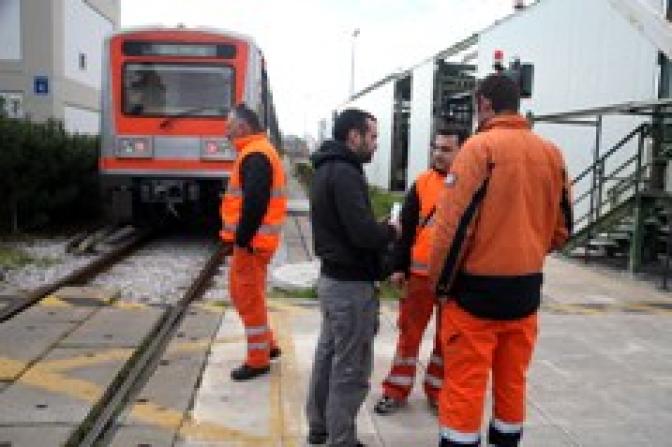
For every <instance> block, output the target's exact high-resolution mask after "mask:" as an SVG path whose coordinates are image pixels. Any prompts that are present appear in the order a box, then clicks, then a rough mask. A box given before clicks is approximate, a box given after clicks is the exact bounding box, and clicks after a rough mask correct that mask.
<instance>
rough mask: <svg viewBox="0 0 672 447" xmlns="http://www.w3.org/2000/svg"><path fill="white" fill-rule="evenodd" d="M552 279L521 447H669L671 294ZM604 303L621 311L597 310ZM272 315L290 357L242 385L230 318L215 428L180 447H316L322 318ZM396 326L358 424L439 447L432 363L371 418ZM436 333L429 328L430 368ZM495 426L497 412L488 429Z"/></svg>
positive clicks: (380, 350) (216, 351)
mask: <svg viewBox="0 0 672 447" xmlns="http://www.w3.org/2000/svg"><path fill="white" fill-rule="evenodd" d="M546 278H547V280H546V284H547V285H546V287H545V290H544V292H545V297H546V298H545V304H544V307H543V310H542V317H541V332H540V338H539V344H538V349H537V351H536V354H535V359H534V361H533V366H532V369H531V372H530V380H529V393H528V420H527V424H526V429H525V438H524V441H523V443H522V445H523V446H528V447H537V446H543V447H547V446H549V447H555V446H558V447H560V446H587V447H588V446H590V447H613V446H623V447H625V446H628V447H630V446H635V445H636V446H653V445H661V446H662V445H669V436H668V435H667V432H668V431H669V427H670V426H672V311H669V310H666V307H665V306H658V307H655V306H653V307H652V306H647V305H646V303H663V302H666V303H672V296H670V295H668V294H666V293H664V292H660V291H657V290H655V289H654V288H652V287H650V286H648V285H646V284H644V283H639V282H635V281H633V280H631V279H629V278H627V277H623V276H621V275H617V274H615V275H608V274H605V273H604V272H600V271H596V270H592V269H590V268H585V267H582V266H579V265H576V264H574V263H572V262H568V261H564V260H560V259H552V260H550V261H549V263H548V267H547V269H546ZM598 302H600V303H604V302H607V303H611V305H610V306H606V307H600V306H598V307H594V306H593V307H591V305H590V304H591V303H598ZM269 306H270V308H271V314H272V319H273V323H274V326H275V328H276V333H277V334H278V338H279V341H280V344H281V347H282V348H283V356H282V358H281V359H280V360H279V361H277V362H276V363H274V364H273V366H272V372H271V374H270V375H269V376H266V377H262V378H259V379H256V380H254V381H252V382H250V383H242V384H240V383H234V382H232V381H231V380H230V379H229V377H228V375H229V371H230V369H231V368H232V367H234V366H236V365H237V364H238V363H239V362H240V359H242V358H243V354H244V343H243V336H242V334H243V332H242V326H241V325H240V322H239V320H238V319H237V317H236V315H235V314H234V313H230V314H227V316H226V317H225V319H224V321H223V324H222V326H221V327H220V331H219V334H218V336H217V337H218V339H220V340H227V342H226V343H221V342H220V343H218V344H217V345H216V346H215V347H214V348H213V351H212V353H211V355H210V357H209V361H208V368H207V369H206V371H205V374H204V377H203V380H202V384H201V388H200V390H199V392H198V395H197V397H196V400H195V403H194V409H193V412H192V418H193V423H194V424H196V425H197V426H198V424H208V425H210V428H211V429H210V430H209V431H205V430H202V431H199V430H195V429H194V430H191V431H189V430H182V431H181V433H180V440H179V441H178V443H177V445H179V446H183V447H196V446H205V445H207V446H211V447H213V446H217V447H220V446H221V447H223V446H243V445H255V446H256V445H260V446H261V445H264V446H265V445H268V446H304V445H306V444H305V440H304V439H305V436H306V431H307V427H306V422H305V415H304V404H305V398H306V389H307V383H308V378H309V375H310V367H311V364H312V355H313V350H314V347H315V342H316V338H317V331H318V327H319V314H318V311H317V308H316V305H315V302H314V301H300V300H283V301H274V302H272V303H270V305H269ZM641 306H644V307H641ZM395 319H396V303H394V302H386V303H384V305H383V308H382V311H381V329H380V333H379V334H378V336H377V338H376V344H375V355H376V360H375V369H374V373H373V378H372V382H371V391H370V393H369V397H368V398H367V401H366V403H365V405H364V407H363V408H362V411H361V412H360V414H359V418H358V431H359V435H360V439H361V440H362V441H363V442H366V443H367V445H368V446H386V447H407V446H411V445H412V446H434V445H437V425H438V424H437V422H436V417H435V415H434V414H433V413H432V412H431V410H430V409H429V408H428V406H427V403H426V400H425V397H424V396H423V394H422V391H421V386H420V385H421V383H420V382H421V380H422V372H423V371H422V370H423V366H422V365H421V367H420V368H419V373H418V377H417V380H416V387H415V389H414V391H413V393H412V395H411V397H410V399H409V404H408V405H407V406H406V407H405V408H404V409H402V410H401V411H399V412H398V413H396V414H394V415H392V416H387V417H380V416H377V415H375V414H374V413H373V411H372V407H373V405H374V403H375V400H376V399H377V398H378V397H379V396H380V392H381V391H380V383H381V381H382V379H383V378H384V376H385V374H386V373H387V370H388V368H389V366H390V362H391V359H392V355H393V352H394V344H395V340H396V329H395ZM236 334H237V335H236ZM432 335H433V329H431V328H430V329H428V331H427V333H426V334H425V340H424V342H423V348H422V349H423V353H424V357H421V358H422V359H423V364H424V361H426V359H427V355H428V354H429V352H428V351H429V350H430V349H431V340H432ZM236 337H237V338H238V341H236ZM488 418H489V409H487V408H486V414H485V415H484V424H485V423H486V421H487V420H488ZM206 433H207V434H206Z"/></svg>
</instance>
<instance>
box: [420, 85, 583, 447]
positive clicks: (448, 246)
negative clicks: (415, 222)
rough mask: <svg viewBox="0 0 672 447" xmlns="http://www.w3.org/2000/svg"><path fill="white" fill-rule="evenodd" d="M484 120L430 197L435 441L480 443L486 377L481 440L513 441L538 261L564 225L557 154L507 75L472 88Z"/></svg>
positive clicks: (563, 181)
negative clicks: (439, 353)
mask: <svg viewBox="0 0 672 447" xmlns="http://www.w3.org/2000/svg"><path fill="white" fill-rule="evenodd" d="M476 100H477V103H478V118H479V122H480V126H479V127H480V128H479V132H478V134H477V135H475V136H473V137H472V138H470V139H469V140H468V141H467V142H466V143H465V144H464V146H463V147H462V149H461V150H460V153H459V154H458V156H457V157H456V159H455V161H454V162H453V165H452V167H451V173H450V174H448V176H447V177H446V180H445V185H446V186H445V188H444V189H443V191H442V193H441V196H440V198H439V201H438V204H437V212H436V223H435V232H434V242H433V249H432V256H431V262H430V278H431V279H432V281H433V283H434V284H435V285H436V293H437V296H439V297H440V298H447V302H446V303H445V304H444V305H443V309H442V317H441V347H442V349H443V355H444V364H445V371H444V372H445V376H444V383H443V388H442V390H441V394H440V397H439V421H440V425H441V429H440V430H441V431H440V433H441V436H440V444H439V445H440V446H441V447H458V446H459V447H463V446H480V428H481V421H482V417H483V403H484V396H485V391H486V386H487V383H488V378H489V376H490V373H492V384H493V401H494V408H493V417H492V420H491V421H490V426H489V430H488V445H490V446H494V447H512V446H517V445H518V444H519V442H520V439H521V436H522V427H523V422H524V419H525V388H526V374H527V370H528V367H529V363H530V360H531V357H532V351H533V348H534V345H535V342H536V338H537V311H538V309H539V305H540V301H541V285H542V269H543V266H544V259H545V257H546V255H547V254H548V253H549V252H551V251H552V250H555V249H558V248H560V247H561V246H562V245H563V244H564V243H565V241H566V240H567V238H568V237H569V235H570V234H571V229H572V212H571V206H570V203H571V202H570V193H569V185H568V180H567V170H566V168H565V163H564V161H563V157H562V154H561V153H560V151H559V150H558V148H557V147H555V146H554V145H553V144H551V143H550V142H548V141H545V140H543V139H542V138H540V137H539V136H537V135H536V134H534V133H533V132H532V131H531V130H530V126H529V124H528V122H527V121H526V120H525V118H524V117H522V116H521V115H519V114H518V110H519V105H520V93H519V90H518V87H517V84H516V83H515V82H514V81H512V80H511V79H509V78H508V77H507V76H505V75H503V74H495V75H492V76H489V77H488V78H486V79H485V80H484V81H483V82H482V83H481V84H480V86H479V88H478V90H477V92H476Z"/></svg>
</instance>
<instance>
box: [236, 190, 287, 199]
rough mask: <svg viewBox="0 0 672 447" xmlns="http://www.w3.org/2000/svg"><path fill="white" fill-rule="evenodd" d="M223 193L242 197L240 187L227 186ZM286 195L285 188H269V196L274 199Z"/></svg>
mask: <svg viewBox="0 0 672 447" xmlns="http://www.w3.org/2000/svg"><path fill="white" fill-rule="evenodd" d="M225 195H228V196H231V197H243V190H242V188H228V189H227V190H226V193H225ZM286 195H287V190H286V189H285V188H273V189H271V198H274V199H284V198H285V196H286Z"/></svg>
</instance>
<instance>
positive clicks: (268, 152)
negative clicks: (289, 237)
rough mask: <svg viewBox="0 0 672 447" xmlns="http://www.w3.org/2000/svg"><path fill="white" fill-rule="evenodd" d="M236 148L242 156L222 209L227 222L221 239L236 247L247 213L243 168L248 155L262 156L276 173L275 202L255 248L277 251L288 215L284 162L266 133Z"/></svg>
mask: <svg viewBox="0 0 672 447" xmlns="http://www.w3.org/2000/svg"><path fill="white" fill-rule="evenodd" d="M233 144H234V146H235V147H236V149H237V150H238V156H237V157H236V161H235V162H234V164H233V170H232V172H231V179H230V180H229V185H228V187H227V189H226V193H225V194H224V198H223V200H222V203H221V206H220V214H221V216H222V220H223V222H224V226H223V229H222V231H221V232H220V236H221V238H222V240H223V241H225V242H231V243H233V242H234V241H235V235H236V228H237V226H238V222H239V221H240V215H241V212H242V209H243V189H242V184H241V181H240V176H241V173H240V171H241V166H242V163H243V160H244V159H245V157H247V156H248V155H250V154H253V153H261V154H264V155H265V156H266V157H267V158H268V161H269V162H270V164H271V168H272V170H273V180H272V183H271V199H270V202H269V204H268V209H267V210H266V214H265V215H264V217H263V219H262V221H261V226H260V227H259V230H258V231H257V234H255V236H254V238H253V239H252V243H251V246H252V248H254V249H259V250H264V251H274V250H275V249H276V248H277V247H278V244H279V243H280V231H281V229H282V224H283V222H284V221H285V215H286V212H287V197H286V193H285V173H284V170H283V168H282V161H281V160H280V157H279V156H278V153H277V152H276V150H275V148H274V147H273V146H272V145H271V143H270V142H269V141H268V138H266V135H264V134H263V133H258V134H254V135H250V136H247V137H244V138H238V139H236V140H234V142H233Z"/></svg>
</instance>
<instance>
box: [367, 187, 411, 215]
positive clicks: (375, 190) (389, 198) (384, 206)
mask: <svg viewBox="0 0 672 447" xmlns="http://www.w3.org/2000/svg"><path fill="white" fill-rule="evenodd" d="M369 197H371V207H372V208H373V214H375V215H376V218H377V219H382V218H383V217H385V216H388V215H389V214H390V210H391V209H392V204H393V203H394V202H403V200H404V197H403V194H401V193H397V192H389V191H386V190H384V189H382V188H379V187H377V186H370V187H369Z"/></svg>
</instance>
